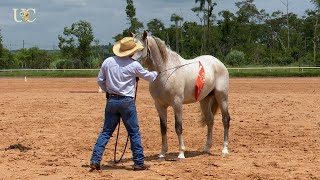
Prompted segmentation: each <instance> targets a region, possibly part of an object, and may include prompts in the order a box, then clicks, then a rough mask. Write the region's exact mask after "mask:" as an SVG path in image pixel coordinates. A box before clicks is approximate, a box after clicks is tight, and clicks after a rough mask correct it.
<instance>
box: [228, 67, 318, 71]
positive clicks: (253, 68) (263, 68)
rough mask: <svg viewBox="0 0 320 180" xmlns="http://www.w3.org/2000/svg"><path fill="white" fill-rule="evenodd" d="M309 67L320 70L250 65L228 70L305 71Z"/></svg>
mask: <svg viewBox="0 0 320 180" xmlns="http://www.w3.org/2000/svg"><path fill="white" fill-rule="evenodd" d="M308 69H317V70H320V67H248V68H228V70H237V71H238V72H240V71H244V70H264V71H266V70H267V71H272V70H300V71H301V72H303V71H304V70H308Z"/></svg>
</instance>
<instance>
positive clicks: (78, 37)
mask: <svg viewBox="0 0 320 180" xmlns="http://www.w3.org/2000/svg"><path fill="white" fill-rule="evenodd" d="M58 39H59V48H60V50H61V51H62V54H63V55H64V56H65V57H66V58H71V59H72V61H73V64H74V66H75V68H86V67H88V66H89V64H88V58H89V57H90V52H91V43H92V41H93V39H94V35H93V31H92V27H91V24H90V23H89V22H86V21H82V20H80V21H79V22H76V23H73V24H72V25H71V27H70V28H68V27H65V28H64V31H63V35H59V36H58Z"/></svg>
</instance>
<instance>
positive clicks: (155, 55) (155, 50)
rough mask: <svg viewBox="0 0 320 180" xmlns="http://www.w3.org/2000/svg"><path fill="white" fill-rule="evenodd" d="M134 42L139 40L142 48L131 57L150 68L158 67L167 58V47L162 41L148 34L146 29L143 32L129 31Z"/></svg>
mask: <svg viewBox="0 0 320 180" xmlns="http://www.w3.org/2000/svg"><path fill="white" fill-rule="evenodd" d="M130 35H131V37H133V38H134V40H135V41H136V42H138V41H139V42H140V43H141V44H142V45H143V46H144V49H143V50H142V51H139V52H137V53H135V54H134V55H133V56H132V58H133V59H136V60H138V61H139V62H140V63H141V64H143V65H146V66H147V67H148V68H150V69H158V68H159V67H161V66H162V65H163V64H164V62H165V61H166V60H167V49H166V45H165V43H164V41H162V40H161V39H159V38H157V37H155V36H148V33H147V32H146V31H144V32H143V34H133V33H130Z"/></svg>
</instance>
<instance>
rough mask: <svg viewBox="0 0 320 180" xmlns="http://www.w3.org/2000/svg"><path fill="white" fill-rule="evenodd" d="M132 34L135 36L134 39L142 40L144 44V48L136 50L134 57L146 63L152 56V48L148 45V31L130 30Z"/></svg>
mask: <svg viewBox="0 0 320 180" xmlns="http://www.w3.org/2000/svg"><path fill="white" fill-rule="evenodd" d="M130 36H131V37H133V39H134V41H136V42H140V43H141V44H142V45H143V47H144V48H143V50H141V51H138V52H136V53H135V54H134V55H133V56H132V58H133V59H135V60H137V61H139V62H140V63H141V64H143V65H145V64H146V61H147V60H148V59H149V58H150V48H149V47H148V40H147V36H148V33H147V32H146V31H145V32H144V33H143V34H134V33H132V32H130Z"/></svg>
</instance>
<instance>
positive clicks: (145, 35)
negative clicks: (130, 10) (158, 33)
mask: <svg viewBox="0 0 320 180" xmlns="http://www.w3.org/2000/svg"><path fill="white" fill-rule="evenodd" d="M147 36H148V32H147V31H144V32H143V39H146V38H147Z"/></svg>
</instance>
